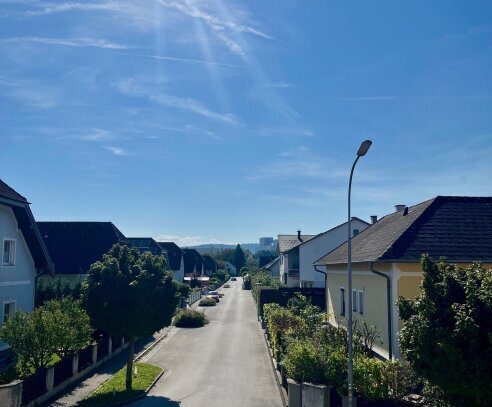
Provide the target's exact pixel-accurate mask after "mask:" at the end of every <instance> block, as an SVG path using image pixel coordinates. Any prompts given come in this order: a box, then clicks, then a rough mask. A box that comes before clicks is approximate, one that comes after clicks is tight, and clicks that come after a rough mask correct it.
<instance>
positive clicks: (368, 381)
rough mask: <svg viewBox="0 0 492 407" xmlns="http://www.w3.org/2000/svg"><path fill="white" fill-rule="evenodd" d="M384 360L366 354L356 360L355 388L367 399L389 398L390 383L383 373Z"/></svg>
mask: <svg viewBox="0 0 492 407" xmlns="http://www.w3.org/2000/svg"><path fill="white" fill-rule="evenodd" d="M383 371H384V362H383V361H381V360H379V359H374V358H370V357H366V356H361V357H358V358H356V359H355V360H354V390H355V391H356V392H357V393H358V394H360V395H362V396H363V397H364V398H365V399H367V400H382V399H386V398H388V393H389V389H388V383H387V381H386V380H385V377H384V375H383Z"/></svg>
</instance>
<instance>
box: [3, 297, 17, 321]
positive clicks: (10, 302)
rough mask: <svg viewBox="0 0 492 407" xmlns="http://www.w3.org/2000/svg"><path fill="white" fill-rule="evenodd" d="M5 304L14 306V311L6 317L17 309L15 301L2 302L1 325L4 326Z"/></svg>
mask: <svg viewBox="0 0 492 407" xmlns="http://www.w3.org/2000/svg"><path fill="white" fill-rule="evenodd" d="M7 304H14V310H13V311H12V312H11V313H10V314H8V315H12V314H13V313H14V312H15V310H16V309H17V300H7V301H4V302H3V304H2V321H1V323H2V324H4V323H5V322H6V321H5V306H6V305H7Z"/></svg>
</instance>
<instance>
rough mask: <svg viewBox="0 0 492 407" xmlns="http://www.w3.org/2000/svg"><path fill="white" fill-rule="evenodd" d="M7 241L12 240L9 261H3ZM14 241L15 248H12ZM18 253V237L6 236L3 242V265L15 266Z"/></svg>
mask: <svg viewBox="0 0 492 407" xmlns="http://www.w3.org/2000/svg"><path fill="white" fill-rule="evenodd" d="M5 242H10V244H11V246H10V255H9V261H8V262H7V263H5V262H4V261H3V258H4V256H5ZM12 243H13V247H14V250H12ZM16 254H17V239H14V238H11V237H4V238H3V244H2V266H6V267H9V266H15V258H16Z"/></svg>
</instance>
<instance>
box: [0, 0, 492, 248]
mask: <svg viewBox="0 0 492 407" xmlns="http://www.w3.org/2000/svg"><path fill="white" fill-rule="evenodd" d="M491 21H492V5H491V4H490V1H473V2H449V1H432V2H429V1H412V2H394V1H366V2H334V1H310V2H305V1H304V2H301V1H295V0H284V1H265V0H261V1H259V0H258V1H251V0H250V1H247V2H246V1H243V2H239V1H225V0H200V1H193V0H189V1H167V0H162V1H151V0H148V1H127V0H118V1H116V0H115V1H104V0H100V1H80V2H76V1H74V2H64V1H59V2H49V1H35V0H25V1H22V0H19V1H14V0H0V54H1V57H0V140H1V149H0V177H1V178H2V179H3V180H4V181H6V182H7V183H9V184H10V185H11V186H12V187H14V188H15V189H17V190H18V191H19V192H20V193H22V194H24V195H26V196H27V197H28V199H29V200H30V201H31V202H32V209H33V212H34V214H35V216H36V218H37V219H38V220H111V221H113V222H114V223H115V224H116V225H117V226H118V227H119V228H120V229H121V230H122V232H123V233H125V234H126V235H127V236H131V235H138V236H153V237H159V238H161V239H172V240H175V241H177V242H179V243H180V244H194V243H203V242H227V243H234V242H248V241H257V238H258V237H259V236H273V235H276V234H278V233H295V231H296V230H297V228H301V229H302V230H303V232H306V233H318V232H321V231H323V230H326V229H328V228H330V227H332V226H334V225H336V224H338V223H341V222H343V221H344V218H345V216H346V215H345V211H346V206H345V199H346V184H347V177H348V171H349V169H350V166H351V163H352V160H353V157H354V154H355V151H356V150H357V148H358V146H359V143H360V142H361V141H362V140H363V139H366V138H370V139H372V140H373V142H374V144H373V146H372V148H371V150H370V152H369V153H368V155H367V156H366V157H364V159H363V160H361V162H360V164H359V167H358V168H357V173H356V176H355V181H354V195H353V198H354V205H353V213H354V215H356V216H359V217H362V218H366V219H368V218H369V216H370V215H372V214H377V215H379V216H382V215H384V214H387V213H388V212H391V211H392V210H393V206H394V205H395V204H401V203H403V204H408V205H411V204H415V203H418V202H420V201H423V200H426V199H429V198H431V197H434V196H436V195H445V194H449V195H492V182H491V181H490V178H491V176H492V160H491V157H492V116H491V112H492V93H491V91H492V46H491V44H492V23H491Z"/></svg>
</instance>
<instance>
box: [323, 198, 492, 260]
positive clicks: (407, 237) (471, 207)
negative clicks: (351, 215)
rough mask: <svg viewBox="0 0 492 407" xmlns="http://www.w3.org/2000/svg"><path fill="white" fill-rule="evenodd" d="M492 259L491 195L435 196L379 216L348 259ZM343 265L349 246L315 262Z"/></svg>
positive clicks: (356, 239)
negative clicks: (429, 257)
mask: <svg viewBox="0 0 492 407" xmlns="http://www.w3.org/2000/svg"><path fill="white" fill-rule="evenodd" d="M423 253H428V254H429V255H430V256H432V257H434V258H440V257H445V258H446V259H447V260H448V261H452V262H471V261H475V260H479V261H483V262H489V261H492V197H459V196H438V197H436V198H433V199H431V200H428V201H425V202H422V203H420V204H418V205H415V206H412V207H409V208H408V214H406V215H404V212H395V213H392V214H389V215H386V216H385V217H383V218H381V220H379V221H378V222H376V223H375V224H373V225H371V226H370V227H368V228H367V229H365V230H364V231H362V232H360V233H359V234H358V235H357V236H355V237H353V238H352V261H353V262H369V261H387V262H391V261H403V262H418V261H420V257H421V256H422V254H423ZM344 263H347V243H346V242H345V243H344V244H342V245H340V246H339V247H337V248H336V249H334V250H333V251H331V252H330V253H328V254H327V255H326V256H324V257H322V258H321V259H319V260H318V261H317V262H316V263H315V264H318V265H321V264H344Z"/></svg>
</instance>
